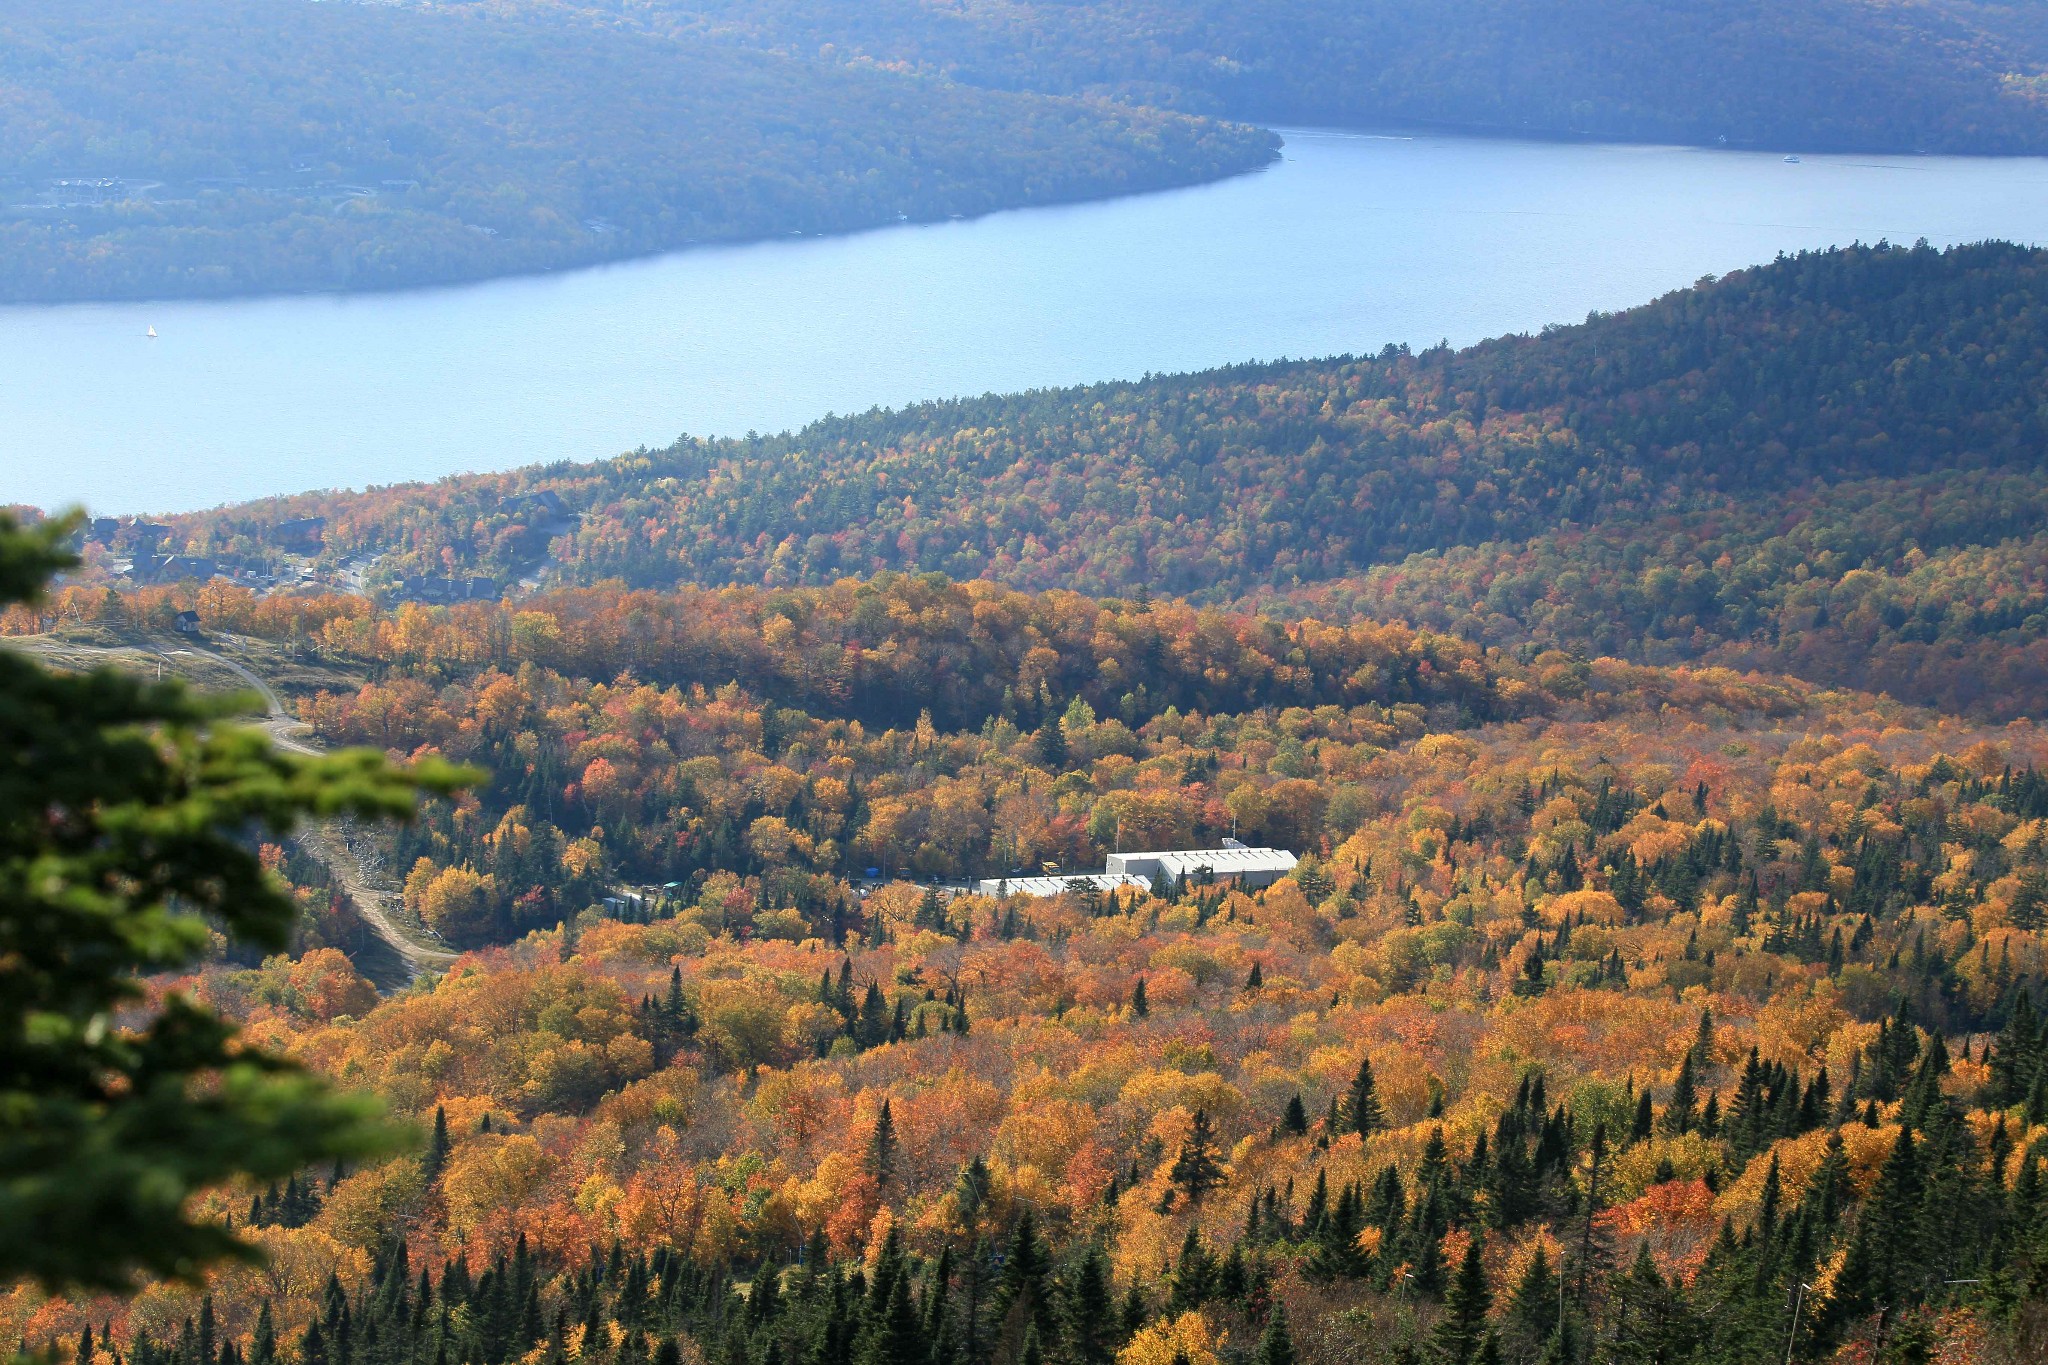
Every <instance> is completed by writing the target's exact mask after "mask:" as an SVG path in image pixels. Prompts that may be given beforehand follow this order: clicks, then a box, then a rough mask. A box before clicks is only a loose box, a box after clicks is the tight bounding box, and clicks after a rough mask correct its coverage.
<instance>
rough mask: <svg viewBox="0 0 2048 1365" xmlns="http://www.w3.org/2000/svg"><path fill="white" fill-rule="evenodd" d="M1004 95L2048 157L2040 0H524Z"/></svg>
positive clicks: (1325, 120) (1353, 120)
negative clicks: (1072, 95)
mask: <svg viewBox="0 0 2048 1365" xmlns="http://www.w3.org/2000/svg"><path fill="white" fill-rule="evenodd" d="M525 3H529V4H533V5H536V6H540V7H547V8H565V7H568V8H579V7H580V8H583V9H585V10H587V11H593V12H596V13H600V14H603V15H607V16H611V17H614V18H617V19H620V20H623V21H625V22H627V23H630V24H634V25H637V26H640V27H645V28H652V29H657V30H660V31H667V32H689V33H701V34H705V35H708V36H712V37H716V38H719V39H721V40H724V41H727V42H731V43H735V44H738V45H742V46H748V47H769V48H773V49H775V50H778V51H784V52H789V53H793V54H797V55H802V56H806V57H821V58H825V59H829V60H837V61H842V62H851V63H875V64H883V65H901V66H908V67H910V68H912V69H917V70H925V71H933V72H940V73H943V74H946V75H948V76H952V77H954V78H955V79H958V80H961V81H963V82H971V83H974V84H978V85H986V86H991V87H995V88H1000V89H1011V90H1040V91H1062V92H1092V93H1105V94H1111V95H1114V96H1116V97H1118V98H1121V99H1126V100H1131V101H1134V102H1138V103H1143V104H1154V105H1165V106H1170V107H1175V108H1182V109H1187V110H1191V111H1196V112H1202V113H1215V114H1226V115H1229V116H1231V117H1239V118H1251V119H1259V120H1267V121H1278V122H1289V121H1292V122H1298V123H1310V124H1358V123H1369V122H1375V121H1388V120H1416V121H1427V122H1433V123H1442V124H1448V125H1453V126H1458V127H1466V128H1474V129H1488V130H1498V131H1508V132H1523V133H1532V132H1533V133H1548V134H1577V135H1591V136H1597V137H1612V138H1626V139H1648V140H1670V141H1679V142H1697V143H1708V144H1718V143H1719V142H1720V141H1722V140H1724V139H1725V140H1726V141H1728V142H1730V143H1733V144H1740V145H1764V146H1772V147H1787V148H1794V149H1804V150H1816V149H1823V148H1836V149H1858V150H1887V151H1913V150H1924V151H1955V152H2020V151H2041V150H2048V105H2044V104H2043V91H2042V88H2041V86H2040V84H2039V81H2038V79H2037V78H2039V77H2040V76H2041V74H2042V72H2043V71H2044V70H2048V41H2044V29H2048V24H2044V22H2043V19H2042V18H2041V16H2040V14H2039V12H2038V9H2037V7H2033V6H2017V5H2015V6H2004V5H1975V4H1968V3H1960V2H1959V0H1934V2H1933V3H1926V4H1897V3H1866V2H1864V0H1796V2H1795V3H1789V4H1767V3H1764V0H1700V3H1692V4H1662V3H1657V4H1644V3H1641V0H1251V3H1242V2H1241V0H1171V2H1169V0H1075V2H1073V3H1069V2H1068V0H1021V3H1002V4H996V3H988V2H987V0H977V2H975V3H967V4H952V3H945V4H940V3H932V2H931V0H874V2H873V3H861V4H848V3H837V2H835V0H525Z"/></svg>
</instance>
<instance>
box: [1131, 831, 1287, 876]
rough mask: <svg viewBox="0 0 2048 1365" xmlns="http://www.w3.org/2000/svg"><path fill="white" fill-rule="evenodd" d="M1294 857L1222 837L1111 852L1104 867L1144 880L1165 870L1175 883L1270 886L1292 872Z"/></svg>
mask: <svg viewBox="0 0 2048 1365" xmlns="http://www.w3.org/2000/svg"><path fill="white" fill-rule="evenodd" d="M1298 861H1299V859H1297V858H1296V857H1295V856H1294V855H1293V854H1292V853H1289V852H1288V851H1287V850H1286V849H1284V848H1246V847H1245V846H1244V845H1243V844H1240V843H1239V842H1237V840H1235V839H1225V840H1224V841H1223V847H1221V848H1189V849H1174V850H1171V851H1166V852H1159V853H1112V854H1110V855H1109V866H1108V869H1107V870H1108V871H1110V872H1122V873H1125V874H1126V875H1128V876H1133V877H1143V878H1145V879H1146V880H1147V881H1148V882H1149V881H1150V880H1151V879H1152V878H1153V877H1156V876H1158V875H1159V874H1160V873H1161V872H1165V873H1167V874H1169V875H1170V876H1171V877H1172V878H1173V880H1174V882H1175V884H1176V885H1178V884H1180V883H1182V882H1192V883H1193V884H1194V885H1196V886H1204V885H1208V884H1210V883H1214V882H1236V883H1237V884H1238V885H1239V886H1244V887H1260V886H1271V885H1272V884H1273V883H1274V882H1277V881H1279V880H1280V879H1281V878H1282V877H1285V876H1287V875H1289V874H1290V873H1292V872H1293V871H1294V868H1295V864H1296V863H1297V862H1298Z"/></svg>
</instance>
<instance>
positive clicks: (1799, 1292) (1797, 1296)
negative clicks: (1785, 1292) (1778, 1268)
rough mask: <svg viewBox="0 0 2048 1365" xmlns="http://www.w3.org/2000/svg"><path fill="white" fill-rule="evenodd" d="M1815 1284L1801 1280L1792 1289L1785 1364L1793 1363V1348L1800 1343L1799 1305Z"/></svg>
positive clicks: (1786, 1335) (1790, 1364)
mask: <svg viewBox="0 0 2048 1365" xmlns="http://www.w3.org/2000/svg"><path fill="white" fill-rule="evenodd" d="M1812 1288H1813V1286H1812V1285H1810V1284H1808V1283H1806V1281H1804V1280H1801V1281H1800V1282H1799V1287H1798V1288H1797V1289H1795V1290H1793V1291H1792V1328H1791V1330H1790V1331H1788V1332H1787V1333H1786V1334H1785V1365H1792V1350H1793V1348H1794V1347H1795V1346H1797V1345H1798V1344H1799V1305H1800V1304H1801V1303H1803V1302H1804V1301H1805V1299H1806V1293H1807V1291H1808V1290H1810V1289H1812Z"/></svg>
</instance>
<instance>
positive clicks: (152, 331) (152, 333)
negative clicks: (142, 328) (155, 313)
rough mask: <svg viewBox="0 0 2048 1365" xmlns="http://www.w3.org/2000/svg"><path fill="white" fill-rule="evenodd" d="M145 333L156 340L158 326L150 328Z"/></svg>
mask: <svg viewBox="0 0 2048 1365" xmlns="http://www.w3.org/2000/svg"><path fill="white" fill-rule="evenodd" d="M144 335H146V336H147V337H148V338H149V339H150V340H151V341H155V340H156V328H155V327H154V326H152V327H150V329H149V330H148V332H146V333H145V334H144Z"/></svg>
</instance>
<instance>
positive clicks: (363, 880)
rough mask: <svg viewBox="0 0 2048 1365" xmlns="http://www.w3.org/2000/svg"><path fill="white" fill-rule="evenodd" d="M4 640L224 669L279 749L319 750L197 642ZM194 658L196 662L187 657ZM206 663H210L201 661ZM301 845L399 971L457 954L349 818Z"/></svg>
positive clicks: (439, 963)
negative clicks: (259, 709) (260, 711)
mask: <svg viewBox="0 0 2048 1365" xmlns="http://www.w3.org/2000/svg"><path fill="white" fill-rule="evenodd" d="M7 644H8V646H9V647H16V648H23V649H27V650H29V651H30V652H32V653H35V654H36V655H38V656H39V657H42V658H44V659H46V660H48V661H49V662H50V663H52V664H55V665H57V666H59V667H64V668H88V667H91V666H92V665H94V664H96V663H114V664H117V665H119V666H123V667H126V668H128V669H129V670H131V671H135V672H141V671H145V670H146V669H148V668H149V667H150V666H151V665H152V664H153V663H154V664H156V665H157V666H159V667H161V666H162V665H163V664H166V663H168V664H171V665H174V666H177V667H176V671H178V672H180V673H186V674H192V673H198V674H202V675H203V674H206V673H208V672H210V671H216V670H217V671H219V672H225V673H227V674H229V675H231V676H232V677H233V678H234V679H236V680H237V681H238V682H240V683H241V684H243V685H244V686H246V687H248V688H249V689H250V690H251V691H253V692H255V693H256V694H257V695H258V696H260V697H262V698H263V705H264V710H265V712H266V714H265V716H264V719H263V720H262V722H261V727H262V729H263V730H264V731H265V732H266V733H268V734H269V735H270V737H271V739H272V740H274V741H275V742H276V744H277V746H278V747H279V748H280V749H285V750H289V751H290V752H292V753H298V754H307V755H312V756H318V755H319V754H321V753H324V752H325V750H323V749H322V748H321V747H320V746H319V745H318V744H316V743H315V742H314V741H313V739H312V730H311V727H309V726H307V725H306V724H304V723H303V722H301V721H298V720H294V719H293V718H292V715H291V713H290V712H289V711H287V710H286V709H285V705H284V700H283V699H282V698H281V697H279V696H278V695H277V690H276V689H275V688H273V687H272V686H271V685H270V683H269V682H268V681H267V680H266V679H265V678H264V677H263V676H262V675H261V674H259V673H257V672H256V671H255V670H254V669H252V668H250V667H249V666H248V665H246V664H244V663H242V662H241V661H240V660H239V659H234V658H231V657H229V656H228V655H226V654H223V653H221V652H220V651H218V650H215V649H208V648H206V647H205V646H203V645H200V644H198V643H196V642H194V643H187V644H179V645H169V646H165V647H162V648H153V647H152V648H145V647H143V646H139V645H138V646H127V647H107V646H101V645H86V644H75V643H71V642H69V641H58V640H46V639H33V638H32V639H17V640H10V641H8V642H7ZM195 663H197V664H199V665H200V666H199V667H197V668H194V667H191V666H190V665H192V664H195ZM208 665H210V666H211V668H208V667H207V666H208ZM298 840H299V845H300V847H302V848H304V849H305V850H306V852H308V853H310V854H311V855H312V856H313V857H314V858H316V859H318V860H319V861H320V862H321V863H322V864H323V865H324V866H325V867H326V868H327V870H328V873H329V874H330V875H331V876H332V877H333V878H334V880H335V883H336V884H337V885H338V886H340V887H341V889H342V892H343V894H345V895H346V896H347V897H348V898H349V902H350V903H351V904H352V905H354V906H355V909H356V914H357V915H358V916H360V917H361V919H362V921H363V923H365V924H367V925H369V926H370V928H371V930H372V931H373V932H374V933H375V934H376V935H377V937H378V938H380V939H382V940H383V941H384V942H385V943H386V944H387V945H389V946H390V948H391V950H392V951H393V952H394V953H396V954H397V955H398V956H399V958H400V959H402V960H403V961H404V963H405V967H406V971H407V972H408V973H409V974H410V975H411V976H412V977H415V978H417V977H418V976H420V975H421V974H422V973H428V972H438V971H442V970H444V969H446V967H447V966H448V964H449V963H451V962H453V961H455V958H456V956H457V955H456V954H455V953H453V952H451V951H449V949H448V948H447V947H446V946H445V945H444V944H441V943H439V942H437V941H435V940H434V939H433V937H432V935H431V933H430V931H428V930H426V929H424V928H422V927H415V926H414V925H412V924H410V923H408V922H407V920H408V918H409V917H408V916H407V915H406V914H405V911H404V909H403V908H402V906H403V903H402V901H401V899H400V893H399V888H398V885H397V880H396V878H394V877H393V876H392V875H391V874H390V872H389V871H388V870H386V869H385V868H384V866H383V864H382V860H381V859H380V858H379V857H378V856H377V854H376V851H375V849H374V848H373V847H372V845H371V841H370V840H369V839H368V838H367V837H366V836H364V835H363V834H362V833H361V832H360V831H359V830H357V829H356V828H354V826H353V823H352V822H351V821H347V820H341V819H331V820H320V821H309V822H308V823H307V824H306V825H305V826H304V827H302V828H301V829H300V830H299V833H298Z"/></svg>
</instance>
